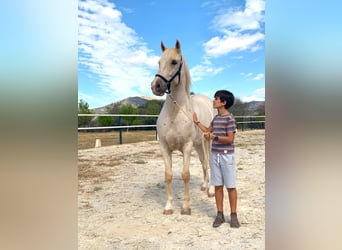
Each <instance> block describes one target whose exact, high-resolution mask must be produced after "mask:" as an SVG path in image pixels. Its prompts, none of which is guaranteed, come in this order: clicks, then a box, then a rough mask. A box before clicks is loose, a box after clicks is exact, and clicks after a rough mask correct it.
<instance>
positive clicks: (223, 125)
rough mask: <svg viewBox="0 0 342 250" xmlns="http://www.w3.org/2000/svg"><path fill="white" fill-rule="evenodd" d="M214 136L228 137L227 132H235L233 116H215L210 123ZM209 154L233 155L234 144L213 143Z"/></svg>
mask: <svg viewBox="0 0 342 250" xmlns="http://www.w3.org/2000/svg"><path fill="white" fill-rule="evenodd" d="M211 127H212V128H213V134H214V135H215V136H228V132H229V131H232V132H235V131H236V120H235V117H234V116H233V114H228V115H225V116H219V115H216V116H215V117H214V119H213V120H212V122H211ZM211 152H213V153H215V154H234V144H230V143H222V142H218V141H213V143H212V148H211Z"/></svg>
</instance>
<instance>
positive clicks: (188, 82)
mask: <svg viewBox="0 0 342 250" xmlns="http://www.w3.org/2000/svg"><path fill="white" fill-rule="evenodd" d="M183 68H184V75H185V84H186V85H185V90H186V93H187V94H188V95H190V86H191V77H190V72H189V68H188V64H187V63H186V60H185V59H184V57H183Z"/></svg>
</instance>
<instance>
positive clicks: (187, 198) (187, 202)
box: [181, 144, 192, 215]
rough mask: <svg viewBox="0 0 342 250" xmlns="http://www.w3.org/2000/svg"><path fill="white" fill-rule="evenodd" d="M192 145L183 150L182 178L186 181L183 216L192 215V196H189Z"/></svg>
mask: <svg viewBox="0 0 342 250" xmlns="http://www.w3.org/2000/svg"><path fill="white" fill-rule="evenodd" d="M191 150H192V144H188V145H185V146H184V149H183V171H182V178H183V181H184V200H183V206H182V211H181V214H186V215H190V214H191V208H190V194H189V181H190V171H189V167H190V156H191Z"/></svg>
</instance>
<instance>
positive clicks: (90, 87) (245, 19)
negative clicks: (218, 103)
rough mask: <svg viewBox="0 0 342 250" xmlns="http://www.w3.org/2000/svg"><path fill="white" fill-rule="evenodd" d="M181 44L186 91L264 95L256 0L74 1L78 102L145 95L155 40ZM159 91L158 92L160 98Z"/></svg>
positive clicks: (93, 104)
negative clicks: (188, 77)
mask: <svg viewBox="0 0 342 250" xmlns="http://www.w3.org/2000/svg"><path fill="white" fill-rule="evenodd" d="M177 39H178V40H179V41H180V44H181V50H182V54H183V56H184V58H185V59H186V61H187V64H188V67H189V70H190V75H191V82H192V83H191V89H190V91H192V92H194V93H196V94H205V95H207V96H209V97H210V98H212V97H213V95H214V93H215V92H216V91H217V90H219V89H227V90H229V91H231V92H232V93H233V94H234V95H235V97H236V98H239V99H240V100H241V101H243V102H249V101H253V100H255V101H264V100H265V56H264V53H265V1H264V0H247V1H237V0H203V1H200V0H173V1H164V0H159V1H158V0H145V1H140V0H117V1H115V0H111V1H108V0H79V7H78V101H80V100H81V99H82V100H83V101H85V102H87V103H88V104H89V107H90V108H98V107H102V106H105V105H108V104H111V103H113V102H117V101H120V100H122V99H125V98H127V97H133V96H148V97H153V98H158V97H156V96H154V95H153V93H152V92H151V82H152V80H153V78H154V75H155V74H156V73H157V72H158V60H159V58H160V56H161V53H162V52H161V48H160V44H161V42H163V43H164V44H165V46H166V47H168V48H169V47H174V46H175V43H176V40H177ZM162 98H165V95H164V96H163V97H162Z"/></svg>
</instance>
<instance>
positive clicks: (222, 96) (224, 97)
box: [214, 90, 235, 109]
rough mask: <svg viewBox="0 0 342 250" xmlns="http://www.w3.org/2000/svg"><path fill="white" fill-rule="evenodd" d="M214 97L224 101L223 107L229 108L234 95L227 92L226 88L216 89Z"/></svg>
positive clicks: (232, 102)
mask: <svg viewBox="0 0 342 250" xmlns="http://www.w3.org/2000/svg"><path fill="white" fill-rule="evenodd" d="M214 97H215V98H216V97H219V98H220V100H221V102H223V101H226V105H224V107H225V108H226V109H229V108H230V107H231V106H233V104H234V100H235V98H234V95H233V93H231V92H229V91H228V90H218V91H216V93H215V95H214Z"/></svg>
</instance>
